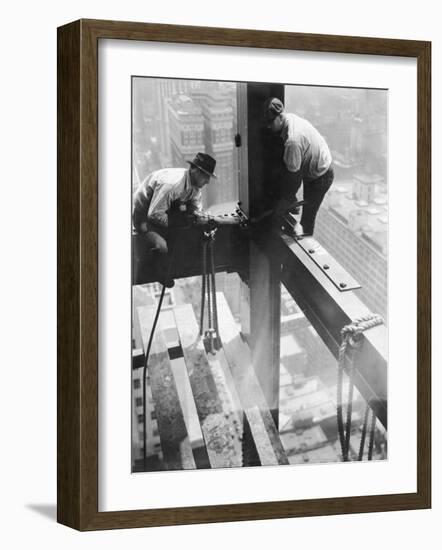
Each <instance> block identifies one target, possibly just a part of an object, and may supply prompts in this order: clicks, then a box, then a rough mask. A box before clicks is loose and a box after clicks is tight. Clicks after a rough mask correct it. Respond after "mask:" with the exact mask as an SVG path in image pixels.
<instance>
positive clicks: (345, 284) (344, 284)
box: [339, 283, 347, 288]
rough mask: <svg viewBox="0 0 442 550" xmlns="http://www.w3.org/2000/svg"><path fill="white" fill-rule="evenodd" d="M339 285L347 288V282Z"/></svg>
mask: <svg viewBox="0 0 442 550" xmlns="http://www.w3.org/2000/svg"><path fill="white" fill-rule="evenodd" d="M339 286H340V287H341V288H345V287H346V286H347V283H339Z"/></svg>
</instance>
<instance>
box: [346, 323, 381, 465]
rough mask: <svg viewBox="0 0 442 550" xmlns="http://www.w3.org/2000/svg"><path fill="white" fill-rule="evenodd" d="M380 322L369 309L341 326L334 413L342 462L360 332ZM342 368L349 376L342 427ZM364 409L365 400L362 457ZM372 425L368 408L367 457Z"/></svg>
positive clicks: (363, 442) (374, 421) (351, 406)
mask: <svg viewBox="0 0 442 550" xmlns="http://www.w3.org/2000/svg"><path fill="white" fill-rule="evenodd" d="M383 322H384V320H383V319H382V317H381V316H380V315H377V314H371V313H370V314H367V315H364V316H362V317H359V318H358V319H356V320H355V321H353V322H352V323H351V324H349V325H346V326H345V327H344V328H343V329H342V330H341V336H342V342H341V346H340V348H339V360H338V383H337V396H336V401H337V407H336V414H337V424H338V435H339V441H340V444H341V452H342V460H343V461H344V462H347V461H348V460H349V452H350V435H351V420H352V414H353V393H354V371H355V356H356V353H357V350H358V349H359V347H360V344H361V342H362V333H363V332H364V331H365V330H368V329H369V328H372V327H375V326H377V325H381V324H382V323H383ZM346 362H348V367H347V369H346V368H345V365H346ZM345 370H346V371H347V374H348V377H349V386H348V399H347V414H346V425H345V427H344V418H343V416H344V415H343V405H342V392H343V382H344V371H345ZM368 409H369V405H368V404H367V409H366V411H365V415H364V426H363V429H362V438H361V444H360V448H359V455H358V460H362V457H363V452H364V445H365V438H366V432H367V423H368V413H369V411H368ZM375 426H376V416H375V414H374V413H373V411H372V424H371V429H370V443H371V452H370V451H369V460H371V457H372V450H373V441H374V430H375Z"/></svg>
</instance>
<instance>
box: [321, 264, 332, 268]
mask: <svg viewBox="0 0 442 550" xmlns="http://www.w3.org/2000/svg"><path fill="white" fill-rule="evenodd" d="M322 267H323V268H324V269H329V268H330V266H329V265H327V264H324V265H323V266H322Z"/></svg>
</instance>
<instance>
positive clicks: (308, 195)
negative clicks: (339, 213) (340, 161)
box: [284, 166, 335, 235]
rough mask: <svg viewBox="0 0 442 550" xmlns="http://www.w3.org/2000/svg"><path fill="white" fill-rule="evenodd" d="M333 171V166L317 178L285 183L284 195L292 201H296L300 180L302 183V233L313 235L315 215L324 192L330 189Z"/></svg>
mask: <svg viewBox="0 0 442 550" xmlns="http://www.w3.org/2000/svg"><path fill="white" fill-rule="evenodd" d="M334 177H335V173H334V170H333V166H330V168H329V169H328V170H327V172H326V173H325V174H323V175H322V176H319V178H315V179H311V178H306V177H303V178H299V177H298V178H296V179H294V180H293V183H292V185H287V182H286V185H285V187H286V189H287V190H288V188H290V189H289V192H287V191H286V193H284V195H285V196H286V197H287V198H288V199H289V200H291V201H292V202H295V201H296V193H297V192H298V190H299V188H300V186H301V182H303V183H304V200H305V202H306V203H305V204H304V206H303V207H302V216H301V225H302V229H303V231H304V233H306V234H308V235H313V231H314V229H315V221H316V215H317V214H318V210H319V207H320V206H321V203H322V201H323V200H324V197H325V194H326V193H327V191H328V190H329V189H330V187H331V184H332V183H333V179H334Z"/></svg>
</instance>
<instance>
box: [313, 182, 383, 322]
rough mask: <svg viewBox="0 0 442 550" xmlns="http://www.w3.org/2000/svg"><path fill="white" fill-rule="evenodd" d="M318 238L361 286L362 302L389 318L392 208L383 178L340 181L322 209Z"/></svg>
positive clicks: (317, 232)
mask: <svg viewBox="0 0 442 550" xmlns="http://www.w3.org/2000/svg"><path fill="white" fill-rule="evenodd" d="M315 237H316V238H317V240H318V241H319V242H320V243H321V244H322V245H323V246H324V248H326V249H327V250H328V251H329V252H330V253H331V254H332V255H333V257H334V258H335V259H336V260H337V261H338V262H339V263H340V264H341V265H342V266H343V267H344V268H345V269H346V270H347V271H348V272H349V273H350V274H351V275H352V276H353V277H354V278H355V279H356V280H357V281H358V282H359V283H360V284H361V286H362V288H361V289H360V290H357V291H356V293H357V294H358V295H359V297H360V298H361V300H362V301H363V302H364V303H365V304H366V305H367V306H368V307H369V308H370V309H371V310H372V311H373V312H374V313H380V314H381V315H382V316H383V317H384V318H387V315H388V311H387V310H388V303H387V298H388V295H387V293H388V270H387V255H388V248H387V247H388V204H387V193H386V186H385V184H384V183H383V180H382V179H381V178H379V177H374V176H372V177H369V176H365V175H360V176H355V177H354V179H353V181H337V182H336V183H335V184H334V185H333V186H332V188H331V189H330V191H329V192H328V193H327V195H326V198H325V200H324V202H323V204H322V205H321V208H320V210H319V214H318V217H317V221H316V227H315Z"/></svg>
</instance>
